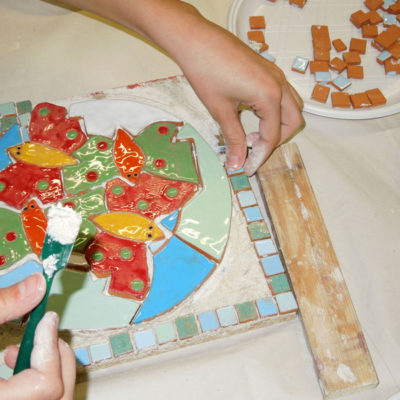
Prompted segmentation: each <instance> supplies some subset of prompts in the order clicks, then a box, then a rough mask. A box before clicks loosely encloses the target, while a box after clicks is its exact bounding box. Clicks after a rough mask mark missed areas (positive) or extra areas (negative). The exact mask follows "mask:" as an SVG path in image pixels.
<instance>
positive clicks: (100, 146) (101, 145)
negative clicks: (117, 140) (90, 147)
mask: <svg viewBox="0 0 400 400" xmlns="http://www.w3.org/2000/svg"><path fill="white" fill-rule="evenodd" d="M107 147H108V143H107V142H104V141H101V142H99V143H97V148H98V149H99V150H105V149H106V148H107Z"/></svg>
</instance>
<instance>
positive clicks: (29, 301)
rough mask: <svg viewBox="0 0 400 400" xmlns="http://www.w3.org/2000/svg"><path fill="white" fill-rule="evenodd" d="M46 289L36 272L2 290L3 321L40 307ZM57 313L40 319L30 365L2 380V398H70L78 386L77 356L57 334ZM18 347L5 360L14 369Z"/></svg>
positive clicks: (0, 318) (0, 319)
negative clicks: (76, 383) (76, 384)
mask: <svg viewBox="0 0 400 400" xmlns="http://www.w3.org/2000/svg"><path fill="white" fill-rule="evenodd" d="M45 291H46V283H45V280H44V278H43V276H42V275H40V274H34V275H32V276H30V277H29V278H27V279H25V280H24V281H22V282H20V283H18V284H16V285H13V286H10V287H9V288H6V289H0V324H3V323H5V322H7V321H10V320H12V319H15V318H18V317H20V316H22V315H24V314H25V313H27V312H29V311H30V310H31V309H32V308H33V307H35V306H37V305H38V304H39V302H40V301H41V300H42V298H43V296H44V294H45ZM57 328H58V316H57V314H56V313H54V312H48V313H47V314H45V316H44V317H43V318H42V320H41V321H40V322H39V324H38V326H37V328H36V332H35V341H34V347H33V351H32V356H31V368H30V369H27V370H24V371H21V372H20V373H19V374H17V375H14V376H13V377H11V378H10V379H9V380H8V381H4V380H2V379H0V397H1V398H2V399H13V400H20V399H21V400H22V399H26V398H29V399H31V400H59V399H64V400H70V399H72V396H73V391H74V385H75V374H76V372H75V355H74V352H73V351H72V350H71V348H70V347H69V346H68V345H67V344H66V343H65V342H64V341H62V340H61V339H58V337H57ZM17 354H18V348H17V347H16V346H10V347H8V348H7V350H6V355H5V361H6V364H7V365H8V366H9V367H10V368H14V365H15V362H16V359H17Z"/></svg>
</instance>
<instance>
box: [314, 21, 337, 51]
mask: <svg viewBox="0 0 400 400" xmlns="http://www.w3.org/2000/svg"><path fill="white" fill-rule="evenodd" d="M311 36H312V43H313V47H314V48H316V47H319V48H322V49H328V50H330V49H331V47H332V46H331V39H330V37H329V29H328V26H327V25H311Z"/></svg>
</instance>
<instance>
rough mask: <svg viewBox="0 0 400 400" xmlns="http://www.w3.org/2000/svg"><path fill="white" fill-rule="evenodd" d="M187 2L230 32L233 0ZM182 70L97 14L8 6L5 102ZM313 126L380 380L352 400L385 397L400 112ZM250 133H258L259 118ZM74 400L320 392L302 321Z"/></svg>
mask: <svg viewBox="0 0 400 400" xmlns="http://www.w3.org/2000/svg"><path fill="white" fill-rule="evenodd" d="M190 3H192V4H193V5H195V6H196V7H197V8H198V9H199V10H200V11H201V12H202V13H203V14H204V15H205V16H206V17H207V18H209V19H211V20H212V21H214V22H216V23H217V24H219V25H221V26H224V27H225V26H226V20H227V14H228V10H229V6H230V4H231V0H218V1H215V0H191V1H190ZM155 23H156V21H155ZM177 23H179V21H177ZM180 73H181V71H180V70H179V68H178V66H177V65H176V64H175V63H174V62H173V61H172V60H171V59H170V58H168V57H167V56H166V55H165V54H163V53H162V52H160V51H159V50H157V49H155V48H154V47H152V46H150V45H149V44H148V43H146V42H144V41H142V40H140V39H138V38H137V37H135V35H132V34H131V33H129V32H127V31H124V30H123V29H121V28H119V27H117V26H114V25H112V24H110V23H107V22H105V21H102V20H101V19H99V18H95V17H94V16H92V15H89V14H87V13H83V12H74V11H71V10H66V9H63V8H59V7H56V6H54V5H51V4H49V3H44V2H41V1H39V0H21V1H15V0H0V103H2V102H8V101H21V100H26V99H29V100H31V101H32V102H33V103H36V102H39V101H51V100H59V99H64V98H67V97H70V96H75V95H84V94H87V93H91V92H94V91H98V90H102V89H109V88H113V87H119V86H125V85H126V84H129V83H136V82H142V81H147V80H151V79H157V78H165V77H168V76H171V75H176V74H180ZM305 119H306V122H307V126H306V128H305V130H304V131H303V132H302V133H300V134H299V135H298V136H296V137H295V138H294V139H293V140H294V141H295V142H296V143H298V145H299V147H300V150H301V154H302V156H303V159H304V162H305V164H306V168H307V171H308V174H309V176H310V179H311V183H312V186H313V188H314V191H315V194H316V197H317V199H318V202H319V205H320V208H321V210H322V214H323V216H324V218H325V222H326V225H327V228H328V231H329V234H330V236H331V239H332V242H333V246H334V248H335V251H336V253H337V257H338V259H339V262H340V265H341V268H342V271H343V274H344V277H345V280H346V283H347V285H348V288H349V291H350V294H351V297H352V300H353V303H354V306H355V309H356V312H357V314H358V317H359V320H360V323H361V326H362V329H363V331H364V334H365V337H366V340H367V344H368V346H369V349H370V351H371V354H372V358H373V361H374V363H375V367H376V369H377V373H378V376H379V379H380V385H379V386H378V387H377V388H376V389H374V390H370V391H365V392H362V393H359V394H355V395H352V396H348V397H346V399H349V400H386V399H389V398H390V397H391V396H394V395H395V394H396V393H399V392H400V322H399V321H400V318H399V316H400V233H399V232H400V128H399V127H400V115H393V116H391V117H385V118H380V119H372V120H366V121H346V120H335V119H329V118H324V117H318V116H314V115H310V114H305ZM245 126H246V129H247V130H252V129H253V128H254V126H255V120H254V118H247V119H246V121H245ZM399 396H400V395H399ZM75 398H76V399H79V400H83V399H90V400H102V399H110V398H114V399H139V398H140V399H149V400H159V399H174V400H181V399H207V400H217V399H218V400H219V399H232V400H236V399H237V400H241V399H246V400H247V399H250V400H251V399H257V400H258V399H260V400H261V399H268V400H275V399H277V400H280V399H282V400H289V399H293V400H317V399H321V398H322V395H321V391H320V389H319V386H318V381H317V377H316V374H315V371H314V366H313V361H312V358H311V355H310V352H309V349H308V347H307V343H306V339H305V335H304V332H303V329H302V325H301V319H300V318H299V317H298V318H297V319H296V320H294V321H291V322H289V323H284V324H280V325H276V326H272V327H267V328H262V329H258V330H255V331H253V332H249V333H246V334H240V335H236V336H233V337H230V338H227V339H222V340H216V341H213V342H210V343H206V344H202V345H197V346H192V347H190V348H185V349H182V350H178V351H174V352H171V353H168V354H163V355H160V356H155V357H150V358H147V359H144V360H140V361H136V362H134V363H129V364H123V365H121V366H118V367H116V368H113V369H109V370H105V371H103V372H101V373H98V374H95V375H94V376H93V377H91V379H90V380H89V382H87V383H83V384H80V385H78V386H77V388H76V394H75ZM396 398H397V397H396Z"/></svg>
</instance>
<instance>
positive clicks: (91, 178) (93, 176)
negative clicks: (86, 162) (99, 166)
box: [86, 171, 98, 182]
mask: <svg viewBox="0 0 400 400" xmlns="http://www.w3.org/2000/svg"><path fill="white" fill-rule="evenodd" d="M97 177H98V175H97V172H96V171H89V172H88V173H87V174H86V179H87V180H88V181H90V182H94V181H96V180H97Z"/></svg>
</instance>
